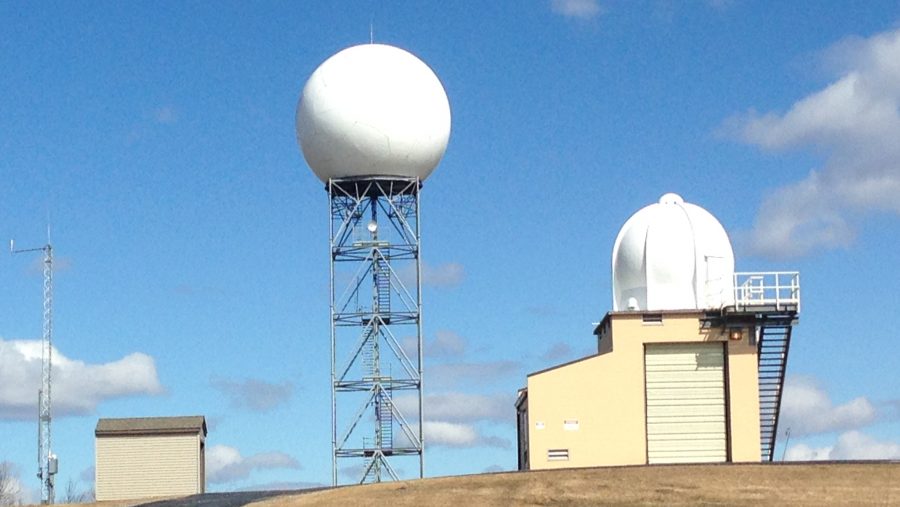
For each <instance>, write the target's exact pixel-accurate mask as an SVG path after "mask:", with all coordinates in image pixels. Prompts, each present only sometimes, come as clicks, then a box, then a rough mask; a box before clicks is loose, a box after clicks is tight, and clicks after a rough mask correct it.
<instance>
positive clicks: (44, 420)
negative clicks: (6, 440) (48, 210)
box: [9, 228, 58, 504]
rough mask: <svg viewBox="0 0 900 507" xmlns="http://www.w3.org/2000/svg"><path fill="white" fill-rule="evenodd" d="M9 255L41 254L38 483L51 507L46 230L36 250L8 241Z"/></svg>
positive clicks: (55, 465) (50, 290)
mask: <svg viewBox="0 0 900 507" xmlns="http://www.w3.org/2000/svg"><path fill="white" fill-rule="evenodd" d="M9 251H10V253H11V254H19V253H28V252H43V254H44V259H43V267H44V322H43V335H42V337H41V388H40V389H39V390H38V473H37V476H38V479H40V481H41V503H42V504H52V503H53V497H54V480H55V476H56V472H57V470H58V462H57V459H56V456H55V455H54V454H53V452H52V450H51V447H50V442H51V441H50V421H51V417H50V407H51V404H50V385H51V366H52V357H51V356H52V353H53V247H52V246H51V245H50V230H49V228H48V229H47V244H46V245H44V246H42V247H39V248H25V249H20V250H17V249H16V248H15V242H14V241H13V240H10V242H9Z"/></svg>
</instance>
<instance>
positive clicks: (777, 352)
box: [757, 314, 795, 461]
mask: <svg viewBox="0 0 900 507" xmlns="http://www.w3.org/2000/svg"><path fill="white" fill-rule="evenodd" d="M794 318H795V316H794V315H790V314H782V315H764V316H762V317H761V318H760V320H759V321H758V325H757V326H758V327H757V329H758V332H759V337H758V342H757V348H758V350H759V353H758V365H759V366H758V368H759V433H760V451H761V457H762V461H772V459H773V457H774V454H775V438H776V436H777V434H778V414H779V411H780V410H781V395H782V387H783V386H784V374H785V370H786V368H787V358H788V350H789V349H790V345H791V329H792V328H793V321H794Z"/></svg>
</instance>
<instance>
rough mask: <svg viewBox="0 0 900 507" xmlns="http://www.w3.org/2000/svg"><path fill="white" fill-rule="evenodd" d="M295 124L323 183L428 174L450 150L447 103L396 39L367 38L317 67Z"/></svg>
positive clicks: (421, 65) (434, 79)
mask: <svg viewBox="0 0 900 507" xmlns="http://www.w3.org/2000/svg"><path fill="white" fill-rule="evenodd" d="M296 127H297V141H298V143H299V144H300V148H301V150H302V151H303V156H304V158H305V159H306V162H307V164H309V166H310V168H311V169H312V170H313V172H314V173H315V174H316V176H318V177H319V179H321V180H322V181H324V182H327V181H328V179H329V178H349V177H367V176H399V177H418V178H419V179H421V180H424V179H425V178H427V177H428V175H429V174H431V172H432V171H433V170H434V168H435V166H437V164H438V162H440V160H441V157H443V156H444V151H445V150H446V149H447V142H448V141H449V138H450V104H449V102H448V101H447V94H446V93H445V92H444V87H443V86H442V85H441V82H440V81H439V80H438V78H437V76H436V75H435V74H434V72H432V70H431V69H430V68H429V67H428V65H426V64H425V63H424V62H422V60H420V59H418V58H417V57H415V56H413V55H412V54H410V53H409V52H407V51H404V50H402V49H400V48H396V47H393V46H387V45H384V44H363V45H359V46H353V47H350V48H347V49H344V50H342V51H340V52H338V53H337V54H335V55H333V56H332V57H331V58H329V59H327V60H326V61H325V62H324V63H322V64H321V65H320V66H319V67H318V68H317V69H316V70H315V72H313V74H312V75H311V76H310V78H309V80H308V81H307V82H306V85H305V86H304V88H303V94H302V95H301V98H300V102H299V103H298V104H297V125H296Z"/></svg>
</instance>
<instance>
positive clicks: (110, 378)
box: [0, 339, 163, 419]
mask: <svg viewBox="0 0 900 507" xmlns="http://www.w3.org/2000/svg"><path fill="white" fill-rule="evenodd" d="M52 354H53V355H52V357H53V370H52V374H53V391H52V396H53V415H54V417H60V416H66V415H84V414H91V413H93V412H94V411H95V410H96V408H97V405H98V404H99V403H101V402H102V401H104V400H108V399H113V398H122V397H126V396H138V395H154V394H160V393H162V392H163V389H162V386H161V385H160V383H159V379H158V378H157V374H156V365H155V363H154V361H153V358H152V357H150V356H148V355H147V354H142V353H134V354H129V355H127V356H125V357H123V358H122V359H119V360H118V361H113V362H110V363H103V364H87V363H85V362H83V361H78V360H74V359H69V358H68V357H66V356H65V355H63V354H62V353H61V352H60V351H59V349H57V348H56V347H54V348H53V350H52ZM40 385H41V342H40V340H8V341H6V340H3V339H0V419H31V418H32V417H34V415H35V411H36V410H37V409H36V403H37V391H38V389H39V387H40Z"/></svg>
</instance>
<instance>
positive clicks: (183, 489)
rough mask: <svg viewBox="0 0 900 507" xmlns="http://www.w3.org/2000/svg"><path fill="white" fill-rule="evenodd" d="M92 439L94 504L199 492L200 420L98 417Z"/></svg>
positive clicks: (203, 422)
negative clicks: (94, 445)
mask: <svg viewBox="0 0 900 507" xmlns="http://www.w3.org/2000/svg"><path fill="white" fill-rule="evenodd" d="M94 435H95V437H96V440H95V442H96V448H95V463H96V472H95V488H96V494H97V500H98V501H105V500H131V499H138V498H151V497H162V496H185V495H193V494H198V493H203V492H205V490H206V470H205V461H206V452H205V447H206V419H205V418H204V417H203V416H188V417H142V418H133V419H100V420H99V421H98V422H97V429H96V431H95V432H94Z"/></svg>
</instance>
